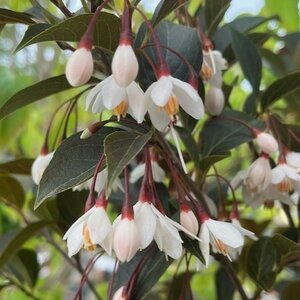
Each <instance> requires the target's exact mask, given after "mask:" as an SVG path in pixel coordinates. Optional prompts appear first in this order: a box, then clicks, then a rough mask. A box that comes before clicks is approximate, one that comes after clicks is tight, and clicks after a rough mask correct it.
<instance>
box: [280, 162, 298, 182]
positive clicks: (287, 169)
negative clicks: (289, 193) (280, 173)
mask: <svg viewBox="0 0 300 300" xmlns="http://www.w3.org/2000/svg"><path fill="white" fill-rule="evenodd" d="M282 166H283V170H284V172H285V174H286V176H287V177H288V178H290V179H292V180H295V181H298V180H299V179H300V177H299V175H298V174H297V172H296V170H295V169H293V168H291V167H290V166H288V165H286V164H283V165H282Z"/></svg>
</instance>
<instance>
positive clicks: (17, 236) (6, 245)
mask: <svg viewBox="0 0 300 300" xmlns="http://www.w3.org/2000/svg"><path fill="white" fill-rule="evenodd" d="M50 224H51V223H50V222H47V221H40V222H36V223H31V224H29V225H28V226H27V227H25V228H22V229H15V230H13V231H10V232H8V233H6V234H5V235H3V236H1V238H0V267H2V266H3V264H4V263H5V262H7V261H8V260H9V259H10V258H11V257H12V256H13V255H15V254H16V253H17V252H18V250H19V249H20V248H21V247H22V245H23V244H24V243H25V242H26V241H27V240H29V239H30V238H32V237H33V236H35V235H36V234H37V233H38V231H40V230H41V229H42V228H44V227H45V226H48V225H50Z"/></svg>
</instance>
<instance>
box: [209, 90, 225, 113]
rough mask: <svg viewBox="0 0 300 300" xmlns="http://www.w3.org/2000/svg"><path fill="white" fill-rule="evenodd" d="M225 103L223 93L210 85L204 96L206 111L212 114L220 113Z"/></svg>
mask: <svg viewBox="0 0 300 300" xmlns="http://www.w3.org/2000/svg"><path fill="white" fill-rule="evenodd" d="M224 104H225V97H224V93H223V91H222V90H221V89H220V88H217V87H214V86H212V87H211V88H210V89H209V90H208V92H207V95H206V97H205V108H206V111H207V112H208V113H209V114H211V115H212V116H218V115H220V114H221V113H222V111H223V109H224Z"/></svg>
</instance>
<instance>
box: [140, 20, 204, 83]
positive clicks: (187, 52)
mask: <svg viewBox="0 0 300 300" xmlns="http://www.w3.org/2000/svg"><path fill="white" fill-rule="evenodd" d="M155 32H156V34H157V36H158V38H159V40H160V42H161V44H162V45H163V46H167V47H169V48H172V49H173V50H175V51H177V52H178V53H179V54H180V55H182V56H183V57H184V58H185V59H186V60H187V61H188V62H189V63H190V64H191V65H192V66H193V68H194V69H195V71H196V72H197V73H199V72H200V69H201V65H202V50H201V45H200V41H199V38H198V35H197V33H196V30H195V29H193V28H190V27H187V26H183V25H178V24H174V23H171V22H168V21H162V22H161V23H160V24H159V25H158V26H157V27H156V29H155ZM144 35H145V27H144V26H141V29H140V31H139V33H138V37H137V42H136V46H137V47H139V46H140V44H141V40H142V39H143V38H144ZM145 51H146V52H147V54H148V55H149V57H150V58H151V59H152V61H154V62H157V56H156V51H155V49H154V48H153V47H148V48H146V49H145ZM162 51H163V55H164V57H165V58H166V60H167V63H168V64H169V66H170V69H171V74H172V76H174V77H176V78H179V79H181V80H184V81H188V77H189V71H188V67H187V66H186V65H185V64H184V63H183V62H182V61H181V60H180V59H179V58H178V57H177V56H176V55H174V54H173V53H171V52H170V51H168V50H166V49H163V50H162ZM139 63H140V69H139V77H138V79H139V82H140V84H141V86H142V87H143V88H144V89H146V88H147V87H148V86H149V85H150V84H151V83H153V82H154V81H156V77H155V75H154V73H153V70H152V68H151V66H150V65H149V64H148V62H147V61H146V60H145V58H144V57H142V56H140V57H139Z"/></svg>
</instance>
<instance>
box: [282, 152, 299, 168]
mask: <svg viewBox="0 0 300 300" xmlns="http://www.w3.org/2000/svg"><path fill="white" fill-rule="evenodd" d="M285 159H286V163H287V164H288V165H289V166H290V167H292V168H294V169H296V170H297V171H300V153H299V152H293V151H289V152H288V153H287V154H286V156H285Z"/></svg>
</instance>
